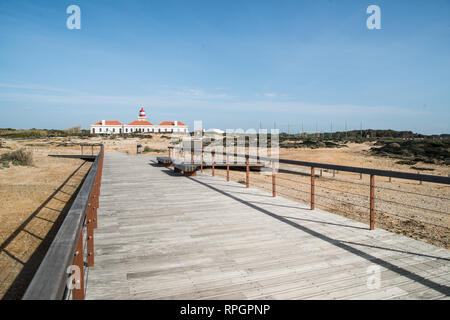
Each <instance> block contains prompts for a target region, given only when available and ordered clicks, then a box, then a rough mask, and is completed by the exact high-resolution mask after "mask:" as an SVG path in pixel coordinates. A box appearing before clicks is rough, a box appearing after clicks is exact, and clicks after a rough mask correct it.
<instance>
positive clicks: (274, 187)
mask: <svg viewBox="0 0 450 320" xmlns="http://www.w3.org/2000/svg"><path fill="white" fill-rule="evenodd" d="M275 179H276V176H275V161H272V197H276V196H277V184H276V180H275Z"/></svg>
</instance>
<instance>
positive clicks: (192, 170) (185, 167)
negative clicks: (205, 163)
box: [173, 163, 198, 177]
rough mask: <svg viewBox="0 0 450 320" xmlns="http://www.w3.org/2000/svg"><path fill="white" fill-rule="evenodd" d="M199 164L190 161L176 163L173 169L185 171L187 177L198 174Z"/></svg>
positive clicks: (179, 171) (180, 171)
mask: <svg viewBox="0 0 450 320" xmlns="http://www.w3.org/2000/svg"><path fill="white" fill-rule="evenodd" d="M197 168H198V165H196V164H190V163H174V164H173V171H174V172H178V173H183V174H184V176H185V177H190V176H196V175H197Z"/></svg>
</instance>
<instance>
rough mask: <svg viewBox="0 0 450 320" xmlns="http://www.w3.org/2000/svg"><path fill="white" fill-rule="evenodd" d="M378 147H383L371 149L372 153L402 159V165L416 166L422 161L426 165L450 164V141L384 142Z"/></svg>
mask: <svg viewBox="0 0 450 320" xmlns="http://www.w3.org/2000/svg"><path fill="white" fill-rule="evenodd" d="M376 145H381V147H373V148H371V152H372V153H374V154H376V155H380V156H386V157H391V158H398V159H402V160H403V161H404V162H402V164H409V165H414V164H416V163H417V162H419V161H421V162H424V163H435V164H439V163H443V164H447V165H448V164H449V163H450V139H440V140H437V141H436V140H432V139H428V140H423V139H416V140H404V141H396V142H392V141H383V140H380V141H378V142H377V143H376ZM397 163H399V162H397Z"/></svg>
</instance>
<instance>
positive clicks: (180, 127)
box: [91, 108, 189, 134]
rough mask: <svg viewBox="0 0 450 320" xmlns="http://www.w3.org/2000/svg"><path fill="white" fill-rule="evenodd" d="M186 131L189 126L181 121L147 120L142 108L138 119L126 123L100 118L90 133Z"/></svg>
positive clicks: (92, 126)
mask: <svg viewBox="0 0 450 320" xmlns="http://www.w3.org/2000/svg"><path fill="white" fill-rule="evenodd" d="M136 132H141V133H162V132H166V133H172V132H173V133H188V132H189V128H188V126H187V125H185V124H184V123H182V122H181V121H163V122H161V123H160V124H159V125H154V124H152V123H150V122H148V121H147V118H146V115H145V111H144V108H141V110H140V111H139V116H138V119H137V120H135V121H132V122H130V123H128V124H125V125H124V124H122V123H120V122H119V121H106V120H101V121H99V122H97V123H95V124H93V125H91V133H96V134H121V133H124V134H127V133H136Z"/></svg>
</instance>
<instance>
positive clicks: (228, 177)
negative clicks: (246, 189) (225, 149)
mask: <svg viewBox="0 0 450 320" xmlns="http://www.w3.org/2000/svg"><path fill="white" fill-rule="evenodd" d="M227 181H230V160H229V156H228V154H227Z"/></svg>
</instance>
